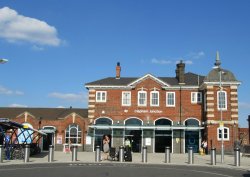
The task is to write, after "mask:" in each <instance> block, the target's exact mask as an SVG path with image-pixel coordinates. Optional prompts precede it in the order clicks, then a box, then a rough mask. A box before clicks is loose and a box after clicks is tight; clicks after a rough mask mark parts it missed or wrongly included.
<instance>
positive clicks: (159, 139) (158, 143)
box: [155, 118, 172, 152]
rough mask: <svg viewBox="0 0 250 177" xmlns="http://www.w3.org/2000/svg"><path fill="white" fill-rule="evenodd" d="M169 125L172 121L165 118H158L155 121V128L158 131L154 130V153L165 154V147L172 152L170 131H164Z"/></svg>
mask: <svg viewBox="0 0 250 177" xmlns="http://www.w3.org/2000/svg"><path fill="white" fill-rule="evenodd" d="M171 125H172V121H171V120H169V119H167V118H160V119H158V120H156V121H155V127H156V128H158V127H159V129H160V130H155V152H165V147H166V146H169V147H170V152H172V131H171V130H166V129H167V128H168V127H170V126H171ZM164 127H165V128H164ZM164 129H165V130H164Z"/></svg>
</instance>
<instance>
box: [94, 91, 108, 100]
mask: <svg viewBox="0 0 250 177" xmlns="http://www.w3.org/2000/svg"><path fill="white" fill-rule="evenodd" d="M98 93H100V99H98V96H97V95H98ZM103 94H105V95H104V99H102V98H103ZM106 101H107V91H96V102H99V103H100V102H106Z"/></svg>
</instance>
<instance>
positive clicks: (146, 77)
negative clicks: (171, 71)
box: [128, 74, 169, 86]
mask: <svg viewBox="0 0 250 177" xmlns="http://www.w3.org/2000/svg"><path fill="white" fill-rule="evenodd" d="M148 78H151V79H153V80H154V81H156V82H158V83H159V84H161V85H163V86H169V84H168V83H166V82H164V81H163V80H161V79H160V78H157V77H155V76H153V75H152V74H146V75H145V76H143V77H140V78H138V79H137V80H135V81H133V82H131V83H129V84H128V85H129V86H134V85H136V84H138V83H140V82H142V81H143V80H145V79H148Z"/></svg>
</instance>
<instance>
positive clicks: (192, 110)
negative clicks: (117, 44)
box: [85, 54, 240, 153]
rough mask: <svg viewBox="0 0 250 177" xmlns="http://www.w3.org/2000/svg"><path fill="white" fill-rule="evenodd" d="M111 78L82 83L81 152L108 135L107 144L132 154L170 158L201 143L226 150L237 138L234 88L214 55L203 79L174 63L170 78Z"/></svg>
mask: <svg viewBox="0 0 250 177" xmlns="http://www.w3.org/2000/svg"><path fill="white" fill-rule="evenodd" d="M120 72H121V66H120V63H118V64H117V66H116V77H108V78H104V79H100V80H97V81H94V82H90V83H87V84H86V85H85V87H86V88H87V89H88V90H89V104H88V119H89V122H90V124H89V130H88V136H87V137H86V138H87V139H88V142H87V143H86V146H85V147H86V149H88V150H94V147H95V146H96V145H102V143H101V142H102V141H101V140H102V136H103V135H104V134H109V135H110V136H111V138H112V139H111V145H112V146H115V147H118V146H120V145H124V143H125V139H129V140H130V142H131V144H132V151H134V152H140V151H141V148H142V146H144V145H145V146H147V147H148V150H149V152H163V151H164V149H165V146H170V147H171V149H172V152H173V153H184V152H187V148H188V147H190V146H192V147H193V149H194V151H195V152H198V150H199V147H200V145H201V141H202V140H207V141H208V148H209V149H210V148H211V147H212V146H213V147H216V148H217V150H220V149H221V144H222V142H223V145H224V149H225V151H232V149H233V145H234V141H236V140H237V137H238V86H239V85H240V82H239V81H238V80H237V79H236V78H235V76H234V74H233V73H232V72H230V71H229V70H225V69H222V68H221V62H220V59H219V55H218V54H217V57H216V62H215V67H214V69H212V70H211V71H210V72H209V73H208V75H207V76H201V75H198V74H194V73H190V72H188V73H185V64H184V63H183V62H182V61H181V62H180V63H179V64H177V68H176V71H175V72H176V76H175V77H156V76H154V75H152V74H146V75H144V76H142V77H121V76H120Z"/></svg>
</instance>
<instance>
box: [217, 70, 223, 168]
mask: <svg viewBox="0 0 250 177" xmlns="http://www.w3.org/2000/svg"><path fill="white" fill-rule="evenodd" d="M219 69H220V68H219ZM222 74H223V71H222V70H221V69H220V70H219V79H220V80H219V85H220V94H219V98H218V99H219V108H220V129H221V163H224V124H223V118H222V101H221V99H222V98H221V94H222V90H223V89H222V84H221V76H222Z"/></svg>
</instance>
